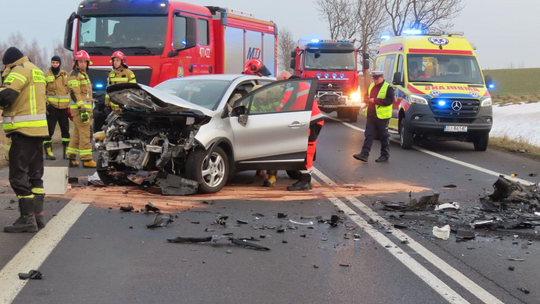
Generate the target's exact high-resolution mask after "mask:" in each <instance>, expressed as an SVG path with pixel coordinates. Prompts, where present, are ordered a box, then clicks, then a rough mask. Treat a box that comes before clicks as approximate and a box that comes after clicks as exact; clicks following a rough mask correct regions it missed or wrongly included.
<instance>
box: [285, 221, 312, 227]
mask: <svg viewBox="0 0 540 304" xmlns="http://www.w3.org/2000/svg"><path fill="white" fill-rule="evenodd" d="M289 222H291V223H293V224H295V225H300V226H311V225H313V222H312V221H309V222H305V223H303V222H297V221H293V220H291V219H289Z"/></svg>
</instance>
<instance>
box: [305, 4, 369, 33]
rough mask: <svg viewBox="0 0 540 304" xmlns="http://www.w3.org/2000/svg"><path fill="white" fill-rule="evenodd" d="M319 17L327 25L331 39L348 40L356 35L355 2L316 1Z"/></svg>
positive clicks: (357, 26)
mask: <svg viewBox="0 0 540 304" xmlns="http://www.w3.org/2000/svg"><path fill="white" fill-rule="evenodd" d="M315 3H316V4H317V5H318V6H319V8H318V11H319V14H320V16H321V17H322V18H323V19H324V20H325V21H326V22H327V23H328V30H329V31H330V38H331V39H350V38H353V37H354V36H355V35H356V34H357V33H358V28H359V22H358V20H357V19H356V12H357V11H358V1H356V0H316V1H315Z"/></svg>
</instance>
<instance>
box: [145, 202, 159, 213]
mask: <svg viewBox="0 0 540 304" xmlns="http://www.w3.org/2000/svg"><path fill="white" fill-rule="evenodd" d="M141 212H156V213H159V208H158V207H156V206H154V204H152V203H151V202H148V203H147V204H146V205H145V206H144V208H143V209H141Z"/></svg>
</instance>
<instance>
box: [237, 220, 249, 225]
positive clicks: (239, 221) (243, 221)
mask: <svg viewBox="0 0 540 304" xmlns="http://www.w3.org/2000/svg"><path fill="white" fill-rule="evenodd" d="M236 223H238V224H241V225H246V224H248V221H245V220H236Z"/></svg>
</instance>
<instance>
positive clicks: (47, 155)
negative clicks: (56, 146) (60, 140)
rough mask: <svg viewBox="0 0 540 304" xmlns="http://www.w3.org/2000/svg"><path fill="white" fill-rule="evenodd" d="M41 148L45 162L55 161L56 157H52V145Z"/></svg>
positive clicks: (47, 144)
mask: <svg viewBox="0 0 540 304" xmlns="http://www.w3.org/2000/svg"><path fill="white" fill-rule="evenodd" d="M43 148H45V159H46V160H56V157H55V156H54V154H53V151H52V143H46V144H44V145H43Z"/></svg>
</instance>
